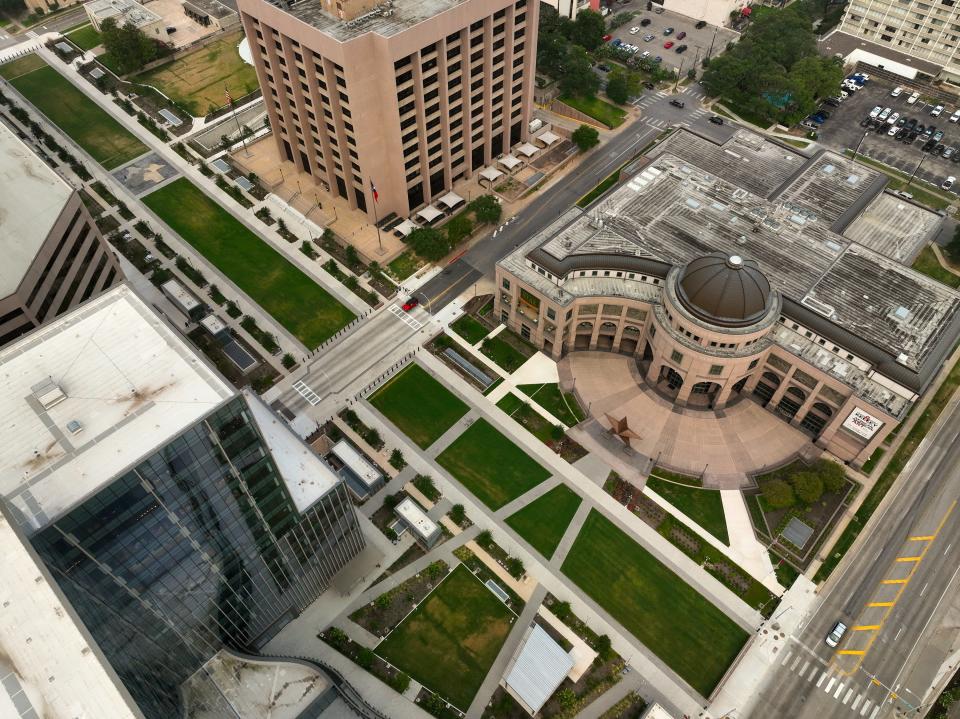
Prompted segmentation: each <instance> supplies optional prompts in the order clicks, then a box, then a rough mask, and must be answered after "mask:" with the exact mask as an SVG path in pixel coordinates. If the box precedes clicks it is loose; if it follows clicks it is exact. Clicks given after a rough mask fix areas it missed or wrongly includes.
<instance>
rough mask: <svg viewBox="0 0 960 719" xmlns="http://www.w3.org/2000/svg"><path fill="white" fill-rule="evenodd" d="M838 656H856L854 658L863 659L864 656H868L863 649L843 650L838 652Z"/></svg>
mask: <svg viewBox="0 0 960 719" xmlns="http://www.w3.org/2000/svg"><path fill="white" fill-rule="evenodd" d="M837 654H843V655H848V656H854V657H862V656H863V655H864V654H866V652H865V651H863V650H862V649H841V650H840V651H839V652H837Z"/></svg>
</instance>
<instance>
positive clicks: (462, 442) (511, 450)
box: [437, 419, 550, 509]
mask: <svg viewBox="0 0 960 719" xmlns="http://www.w3.org/2000/svg"><path fill="white" fill-rule="evenodd" d="M437 462H438V463H439V464H440V466H441V467H443V468H444V469H446V470H447V471H448V472H450V474H452V475H453V476H454V477H455V478H456V479H457V480H458V481H459V482H460V483H461V484H462V485H463V486H464V487H466V488H467V489H468V490H470V492H471V493H473V495H474V496H475V497H477V498H478V499H479V500H480V501H481V502H483V503H484V504H486V505H487V506H488V507H490V508H492V509H499V508H500V507H502V506H503V505H505V504H507V503H508V502H510V501H512V500H514V499H516V498H517V497H519V496H520V495H521V494H525V493H526V492H528V491H530V490H531V489H533V488H534V487H536V486H537V485H538V484H540V483H541V482H542V481H543V480H545V479H546V478H547V477H549V476H550V472H548V471H547V470H546V469H544V468H543V467H541V466H540V464H538V463H537V462H536V461H534V460H533V459H531V458H530V456H529V455H527V453H526V452H524V451H523V450H522V449H520V448H519V447H518V446H517V445H515V444H514V443H513V442H511V441H510V440H509V439H507V438H506V437H505V436H503V435H502V434H500V432H499V431H497V429H496V428H494V426H493V425H491V424H490V423H489V422H487V420H485V419H478V420H477V421H476V422H474V423H473V424H472V425H470V427H469V428H468V429H467V431H466V432H464V433H463V434H461V435H460V436H459V437H457V438H456V439H455V440H454V441H453V443H452V444H451V445H450V446H449V447H447V448H446V449H445V450H443V452H441V453H440V455H439V456H438V457H437Z"/></svg>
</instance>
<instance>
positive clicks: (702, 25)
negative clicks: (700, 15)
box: [694, 20, 707, 30]
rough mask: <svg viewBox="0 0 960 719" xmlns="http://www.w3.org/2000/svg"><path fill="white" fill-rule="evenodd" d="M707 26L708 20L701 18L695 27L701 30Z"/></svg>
mask: <svg viewBox="0 0 960 719" xmlns="http://www.w3.org/2000/svg"><path fill="white" fill-rule="evenodd" d="M706 26H707V21H706V20H701V21H700V22H698V23H697V24H696V25H694V27H695V28H697V30H699V29H700V28H703V27H706Z"/></svg>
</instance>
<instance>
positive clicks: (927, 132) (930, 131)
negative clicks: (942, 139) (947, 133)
mask: <svg viewBox="0 0 960 719" xmlns="http://www.w3.org/2000/svg"><path fill="white" fill-rule="evenodd" d="M936 131H937V126H936V125H927V128H926V129H925V130H924V131H923V134H924V135H926V136H927V137H930V136H931V135H932V134H933V133H935V132H936Z"/></svg>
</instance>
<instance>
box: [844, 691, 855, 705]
mask: <svg viewBox="0 0 960 719" xmlns="http://www.w3.org/2000/svg"><path fill="white" fill-rule="evenodd" d="M852 696H853V689H847V695H846V696H845V697H844V698H843V703H844V704H846V703H847V702H848V701H850V697H852Z"/></svg>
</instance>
